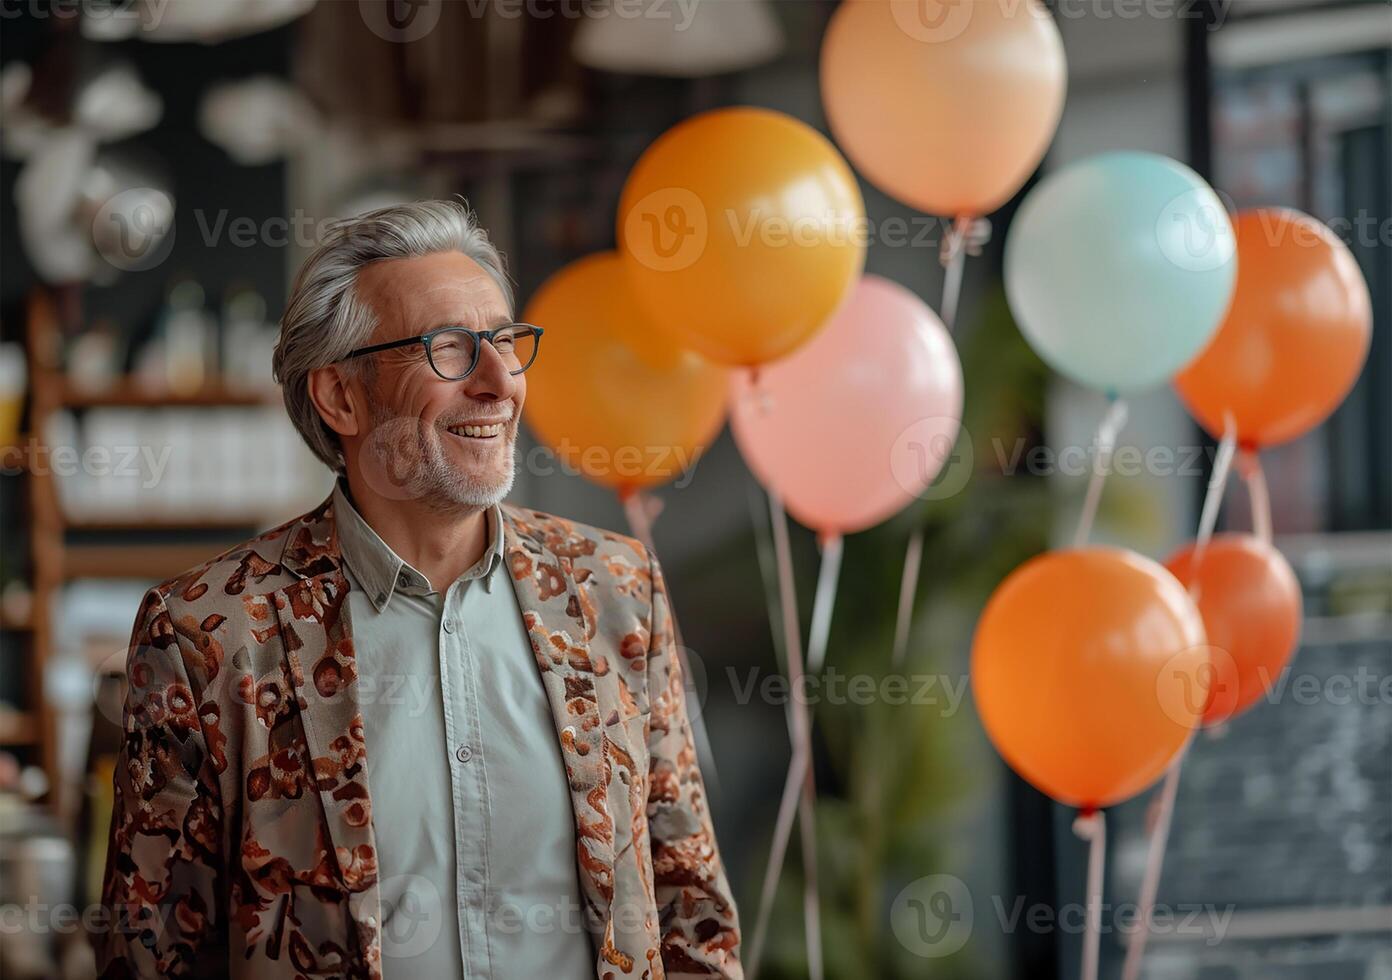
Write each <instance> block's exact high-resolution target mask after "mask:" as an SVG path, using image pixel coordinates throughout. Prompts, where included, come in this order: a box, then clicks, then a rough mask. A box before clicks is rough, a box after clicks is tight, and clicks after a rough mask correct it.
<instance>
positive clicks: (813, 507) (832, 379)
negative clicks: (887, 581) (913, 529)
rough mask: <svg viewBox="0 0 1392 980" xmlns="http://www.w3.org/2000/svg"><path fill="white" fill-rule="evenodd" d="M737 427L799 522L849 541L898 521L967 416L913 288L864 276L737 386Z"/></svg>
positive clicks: (942, 338) (938, 326)
mask: <svg viewBox="0 0 1392 980" xmlns="http://www.w3.org/2000/svg"><path fill="white" fill-rule="evenodd" d="M730 395H731V399H730V401H731V407H730V428H731V431H732V432H733V433H734V436H735V443H736V444H737V445H738V446H739V449H740V454H741V455H743V456H744V459H745V462H746V463H748V464H749V468H750V470H752V471H753V473H754V475H755V476H756V477H758V479H759V482H760V483H761V484H762V485H763V486H765V487H768V488H769V489H771V490H775V491H777V493H778V494H779V495H780V496H781V497H782V499H783V504H784V506H785V507H787V509H788V513H790V514H792V515H793V517H794V518H796V519H797V520H798V521H799V522H801V523H802V524H804V525H806V526H807V527H811V528H816V529H817V530H818V531H822V532H824V533H828V534H832V533H835V534H847V533H851V532H855V531H861V530H864V529H865V528H868V527H872V526H874V525H876V524H878V523H880V522H881V521H883V520H886V519H887V518H889V517H892V516H894V515H895V514H897V513H898V512H899V511H901V510H903V509H904V508H905V507H907V506H908V505H909V504H911V503H913V502H914V500H915V498H916V497H918V496H919V495H920V494H923V493H924V491H926V490H927V489H928V488H929V486H930V485H931V484H932V483H933V480H934V478H935V477H936V476H937V474H938V470H939V469H940V468H941V467H942V466H943V464H944V463H945V462H947V460H948V459H950V458H951V456H952V452H953V447H954V445H955V443H956V440H957V431H958V429H959V428H960V425H961V418H962V366H961V362H960V361H959V360H958V359H957V349H956V348H955V347H954V346H953V344H952V337H951V336H950V335H949V334H948V332H947V330H946V328H944V327H943V325H942V321H940V320H939V319H938V317H937V314H935V313H934V312H933V311H932V310H930V309H929V308H928V306H927V305H926V304H925V303H924V302H923V300H921V299H919V298H918V297H917V296H915V295H914V294H913V293H912V292H910V291H909V290H907V289H905V288H904V287H903V286H900V285H899V284H898V283H894V282H890V281H889V280H888V279H882V278H880V277H879V276H865V277H863V278H862V279H861V281H860V283H859V284H858V285H857V286H856V288H855V290H854V291H853V292H852V293H851V297H850V299H848V300H847V301H846V305H845V306H843V307H841V309H840V310H839V311H838V312H837V314H836V316H835V317H833V318H832V320H831V323H829V324H828V325H827V328H826V329H825V330H823V331H822V332H821V333H819V334H818V335H817V336H815V337H813V338H812V340H811V341H810V342H809V343H808V344H807V345H806V346H805V347H803V348H801V349H800V350H798V351H796V352H794V353H793V354H792V355H790V356H788V357H786V358H784V359H783V360H781V361H775V362H774V363H773V364H769V365H767V366H766V367H763V368H760V369H759V372H758V379H757V380H756V381H753V382H751V381H750V379H749V377H748V373H747V372H744V371H738V372H734V374H733V375H732V377H731V379H730Z"/></svg>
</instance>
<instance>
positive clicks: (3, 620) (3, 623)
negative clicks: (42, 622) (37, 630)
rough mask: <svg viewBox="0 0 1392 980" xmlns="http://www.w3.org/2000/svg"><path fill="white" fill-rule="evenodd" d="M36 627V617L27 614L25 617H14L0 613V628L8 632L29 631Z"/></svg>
mask: <svg viewBox="0 0 1392 980" xmlns="http://www.w3.org/2000/svg"><path fill="white" fill-rule="evenodd" d="M33 629H34V617H33V616H26V617H25V618H24V619H13V618H11V617H9V616H6V615H5V614H4V613H0V630H4V631H5V632H7V633H28V632H30V631H32V630H33Z"/></svg>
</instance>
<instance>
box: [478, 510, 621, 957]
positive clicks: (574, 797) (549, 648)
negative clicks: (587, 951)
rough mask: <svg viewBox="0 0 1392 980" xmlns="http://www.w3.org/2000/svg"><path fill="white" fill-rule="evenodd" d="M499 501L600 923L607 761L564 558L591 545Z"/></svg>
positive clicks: (584, 632) (606, 886) (605, 882)
mask: <svg viewBox="0 0 1392 980" xmlns="http://www.w3.org/2000/svg"><path fill="white" fill-rule="evenodd" d="M502 509H503V516H504V522H503V523H504V536H503V538H504V549H505V555H506V559H507V565H508V571H509V573H510V578H511V580H512V587H513V591H514V592H516V594H517V604H518V608H519V609H520V610H521V612H522V621H523V624H524V625H525V626H526V629H527V636H528V637H529V638H530V639H531V642H532V652H533V653H534V654H535V655H536V661H537V669H538V670H540V671H541V680H542V684H543V686H544V687H545V688H546V696H547V699H548V700H549V701H550V702H551V713H552V718H553V720H554V722H555V725H556V733H557V736H558V737H559V739H560V744H561V758H562V760H563V761H564V762H565V768H566V776H567V779H568V780H569V782H570V794H571V803H572V805H573V806H574V808H575V826H576V849H577V858H578V863H579V869H580V887H581V890H582V892H583V893H584V895H585V898H586V899H587V901H588V902H589V904H590V906H591V912H592V913H593V914H594V915H596V916H598V919H597V921H595V922H594V923H593V924H594V926H595V927H596V931H600V930H604V929H605V927H606V926H607V925H608V923H609V921H610V910H611V906H612V903H613V899H614V820H613V815H612V814H611V812H610V808H609V800H608V791H609V775H610V773H609V765H610V764H609V761H608V760H607V759H606V757H605V751H604V728H603V725H602V724H601V720H600V711H599V702H598V698H597V696H596V692H595V682H594V665H593V664H592V663H591V661H590V640H591V638H592V637H593V635H594V624H593V622H592V621H590V620H587V618H586V615H585V609H584V605H583V602H582V599H581V594H580V590H579V589H578V588H577V586H576V583H575V579H574V576H573V574H572V569H571V560H572V558H574V557H576V556H578V555H580V554H587V553H589V552H590V551H593V550H594V543H593V542H591V541H588V540H586V539H584V538H581V537H578V536H576V535H573V534H572V533H571V532H570V529H569V528H568V527H567V526H566V524H565V523H564V522H563V521H558V520H556V519H554V518H550V517H548V516H544V515H538V514H536V513H535V512H533V511H528V510H524V509H522V508H518V507H513V506H511V505H504V506H503V508H502Z"/></svg>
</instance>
